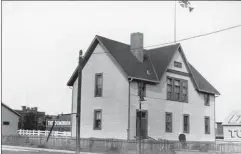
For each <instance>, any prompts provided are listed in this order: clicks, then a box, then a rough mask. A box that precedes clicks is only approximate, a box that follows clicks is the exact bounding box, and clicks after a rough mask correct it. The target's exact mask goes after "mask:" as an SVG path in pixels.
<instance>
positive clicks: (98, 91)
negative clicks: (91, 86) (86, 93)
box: [95, 73, 103, 97]
mask: <svg viewBox="0 0 241 154" xmlns="http://www.w3.org/2000/svg"><path fill="white" fill-rule="evenodd" d="M102 90H103V74H102V73H97V74H95V97H101V96H102Z"/></svg>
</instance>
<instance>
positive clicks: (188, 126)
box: [183, 114, 190, 134]
mask: <svg viewBox="0 0 241 154" xmlns="http://www.w3.org/2000/svg"><path fill="white" fill-rule="evenodd" d="M185 117H188V124H187V131H185ZM183 133H186V134H188V133H190V115H189V114H183Z"/></svg>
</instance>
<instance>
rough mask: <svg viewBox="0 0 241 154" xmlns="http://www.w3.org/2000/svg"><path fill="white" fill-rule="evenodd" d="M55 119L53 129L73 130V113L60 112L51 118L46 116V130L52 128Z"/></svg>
mask: <svg viewBox="0 0 241 154" xmlns="http://www.w3.org/2000/svg"><path fill="white" fill-rule="evenodd" d="M54 121H55V126H54V127H53V131H69V132H70V131H71V114H60V115H58V116H53V117H52V118H51V119H50V118H49V119H47V118H46V130H50V129H51V127H52V126H53V122H54Z"/></svg>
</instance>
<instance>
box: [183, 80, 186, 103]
mask: <svg viewBox="0 0 241 154" xmlns="http://www.w3.org/2000/svg"><path fill="white" fill-rule="evenodd" d="M182 101H183V102H187V81H184V80H183V81H182Z"/></svg>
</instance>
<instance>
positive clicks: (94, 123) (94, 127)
mask: <svg viewBox="0 0 241 154" xmlns="http://www.w3.org/2000/svg"><path fill="white" fill-rule="evenodd" d="M97 112H100V114H101V116H100V128H98V127H96V120H97V119H96V113H97ZM93 119H94V122H93V130H101V129H102V109H95V110H94V118H93Z"/></svg>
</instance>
